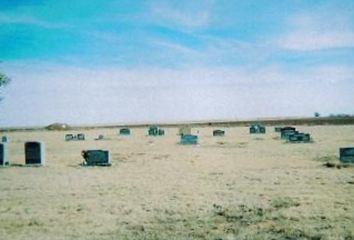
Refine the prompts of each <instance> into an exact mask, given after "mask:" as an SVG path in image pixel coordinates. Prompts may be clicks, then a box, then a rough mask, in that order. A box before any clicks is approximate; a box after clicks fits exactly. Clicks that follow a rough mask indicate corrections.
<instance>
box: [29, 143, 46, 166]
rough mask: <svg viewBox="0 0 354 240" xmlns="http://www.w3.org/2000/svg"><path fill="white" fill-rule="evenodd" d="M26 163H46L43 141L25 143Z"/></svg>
mask: <svg viewBox="0 0 354 240" xmlns="http://www.w3.org/2000/svg"><path fill="white" fill-rule="evenodd" d="M25 158H26V164H36V165H44V163H45V146H44V144H43V143H41V142H26V143H25Z"/></svg>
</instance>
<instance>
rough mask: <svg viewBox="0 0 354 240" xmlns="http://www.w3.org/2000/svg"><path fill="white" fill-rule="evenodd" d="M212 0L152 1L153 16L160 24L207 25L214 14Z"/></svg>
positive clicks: (192, 26)
mask: <svg viewBox="0 0 354 240" xmlns="http://www.w3.org/2000/svg"><path fill="white" fill-rule="evenodd" d="M212 5H213V1H212V0H206V1H200V0H196V1H152V3H151V5H150V14H151V18H152V19H154V20H156V22H159V23H160V24H162V25H163V24H169V25H170V26H175V27H181V28H192V29H194V28H200V27H206V26H207V25H208V24H209V23H210V20H211V18H210V16H211V14H212Z"/></svg>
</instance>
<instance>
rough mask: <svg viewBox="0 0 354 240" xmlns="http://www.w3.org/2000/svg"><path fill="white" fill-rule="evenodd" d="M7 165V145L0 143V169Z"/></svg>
mask: <svg viewBox="0 0 354 240" xmlns="http://www.w3.org/2000/svg"><path fill="white" fill-rule="evenodd" d="M6 165H9V159H8V156H7V144H6V143H0V167H1V166H6Z"/></svg>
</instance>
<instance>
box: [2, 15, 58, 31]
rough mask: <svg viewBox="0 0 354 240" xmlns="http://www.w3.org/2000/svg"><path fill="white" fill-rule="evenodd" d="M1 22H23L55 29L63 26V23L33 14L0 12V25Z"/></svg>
mask: <svg viewBox="0 0 354 240" xmlns="http://www.w3.org/2000/svg"><path fill="white" fill-rule="evenodd" d="M2 24H24V25H35V26H38V27H42V28H48V29H56V28H63V27H65V25H63V24H58V23H51V22H47V21H43V20H40V19H37V18H35V17H33V16H25V15H23V16H9V15H5V14H0V25H2Z"/></svg>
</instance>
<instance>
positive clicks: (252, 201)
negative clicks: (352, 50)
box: [0, 125, 354, 240]
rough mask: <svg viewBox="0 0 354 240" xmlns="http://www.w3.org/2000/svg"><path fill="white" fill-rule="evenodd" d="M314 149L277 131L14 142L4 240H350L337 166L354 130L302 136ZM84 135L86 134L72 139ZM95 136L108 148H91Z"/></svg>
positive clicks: (352, 229) (2, 209)
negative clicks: (94, 162)
mask: <svg viewBox="0 0 354 240" xmlns="http://www.w3.org/2000/svg"><path fill="white" fill-rule="evenodd" d="M297 128H298V129H299V130H300V131H305V132H310V133H311V135H312V137H313V138H314V142H313V143H308V144H289V143H285V142H284V141H282V140H280V139H279V138H278V135H279V134H278V133H275V132H274V130H273V127H267V134H265V135H252V136H251V135H249V134H248V128H246V127H230V128H222V129H224V130H226V136H225V137H212V130H213V129H214V128H211V127H200V128H194V129H193V132H194V133H197V132H198V135H199V144H198V145H197V146H182V145H179V144H177V143H178V141H179V137H178V136H177V134H176V133H177V130H178V129H177V128H173V127H169V128H165V131H166V135H165V136H162V137H148V136H146V134H147V129H146V128H132V135H131V136H118V135H117V132H118V131H117V130H118V129H113V128H112V129H94V130H86V131H81V132H83V133H85V134H86V138H87V140H86V141H84V142H79V141H76V142H65V141H64V135H65V134H66V133H69V132H61V131H32V132H31V131H26V132H11V133H7V136H8V137H9V140H10V143H9V155H10V162H11V163H12V164H13V166H11V167H5V168H1V169H0V239H1V240H7V239H9V240H10V239H11V240H16V239H26V240H27V239H36V240H41V239H51V240H57V239H104V240H105V239H213V240H217V239H220V240H221V239H354V185H353V184H354V167H342V168H336V167H335V168H327V167H324V166H323V163H324V162H326V161H330V162H338V159H337V157H338V149H339V147H345V146H354V126H353V125H349V126H348V125H347V126H344V125H343V126H341V125H338V126H297ZM70 133H78V131H70ZM98 134H104V135H105V136H106V137H107V138H109V139H107V140H102V141H94V140H93V139H94V138H95V137H97V135H98ZM28 140H41V141H43V142H45V144H46V165H45V166H44V167H25V166H23V164H24V147H23V144H24V142H25V141H28ZM84 149H107V150H110V152H111V157H112V164H113V165H112V166H111V167H82V166H80V164H81V163H82V160H83V159H82V157H81V150H84Z"/></svg>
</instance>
